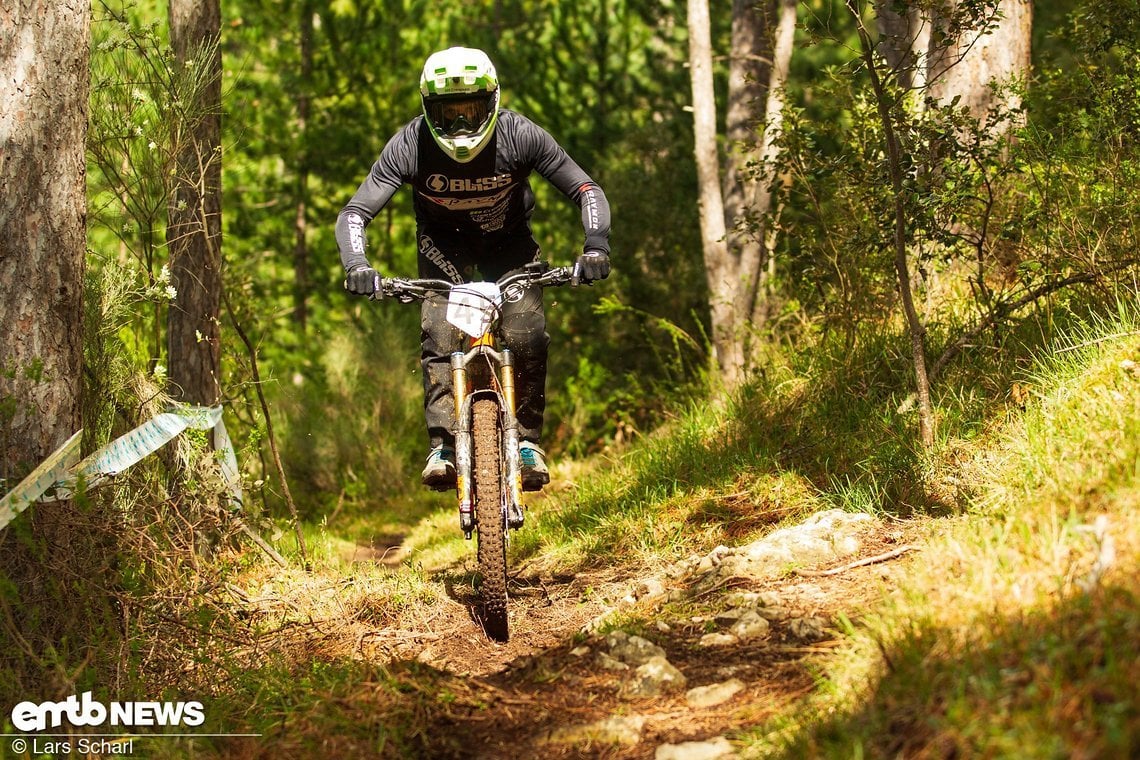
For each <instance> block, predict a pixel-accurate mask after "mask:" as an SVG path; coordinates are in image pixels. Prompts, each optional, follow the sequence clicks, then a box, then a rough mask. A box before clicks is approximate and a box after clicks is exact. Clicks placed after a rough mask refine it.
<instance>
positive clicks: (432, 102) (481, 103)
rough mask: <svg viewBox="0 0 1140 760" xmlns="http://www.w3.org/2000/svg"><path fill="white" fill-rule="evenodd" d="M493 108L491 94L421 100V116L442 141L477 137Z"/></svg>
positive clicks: (493, 95) (493, 103) (492, 96)
mask: <svg viewBox="0 0 1140 760" xmlns="http://www.w3.org/2000/svg"><path fill="white" fill-rule="evenodd" d="M494 106H495V93H494V92H478V93H469V94H463V95H445V96H433V97H427V98H424V113H426V114H427V117H428V119H429V120H430V121H431V124H432V126H433V127H435V130H436V132H438V133H439V134H440V135H442V136H443V137H464V136H467V135H473V134H477V133H478V132H479V131H480V130H481V129H482V128H483V127H485V126H486V125H487V122H488V121H489V120H490V118H491V116H492V115H493V113H492V109H493V108H494Z"/></svg>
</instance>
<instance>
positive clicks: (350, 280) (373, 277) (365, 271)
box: [344, 266, 380, 298]
mask: <svg viewBox="0 0 1140 760" xmlns="http://www.w3.org/2000/svg"><path fill="white" fill-rule="evenodd" d="M344 289H345V290H347V291H348V292H349V293H352V294H353V295H354V296H368V297H370V298H379V297H380V273H379V272H377V271H376V270H375V269H373V268H372V267H370V266H358V267H356V268H355V269H353V270H352V271H351V272H349V273H348V274H346V275H345V277H344Z"/></svg>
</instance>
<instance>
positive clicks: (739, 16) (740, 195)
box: [689, 0, 796, 388]
mask: <svg viewBox="0 0 1140 760" xmlns="http://www.w3.org/2000/svg"><path fill="white" fill-rule="evenodd" d="M773 19H776V24H775V26H773V24H772V20H773ZM795 22H796V2H795V0H766V2H764V3H763V4H762V5H761V6H758V5H757V4H756V3H755V2H749V0H735V2H734V3H733V22H732V50H731V56H730V64H729V88H728V105H727V117H726V130H727V136H728V140H729V150H728V153H727V156H726V160H725V172H724V185H723V187H722V186H721V184H720V179H719V176H718V175H719V170H718V165H719V164H718V161H719V159H718V154H717V147H716V101H715V96H714V94H713V83H712V43H711V33H710V30H709V16H708V4H707V2H690V3H689V57H690V71H691V76H692V85H693V118H694V125H695V138H696V158H697V176H698V183H699V185H700V190H699V192H700V211H701V238H702V245H703V249H704V260H705V274H706V277H707V279H708V285H709V298H710V303H709V307H710V313H711V316H712V333H713V347H714V349H715V351H716V359H717V364H718V366H719V368H720V371H721V375H722V377H723V379H724V381H725V384H726V385H727V386H728V387H730V388H731V387H733V386H735V385H737V384H739V383H740V382H742V381H743V380H744V379H745V378H746V376H747V370H748V364H749V355H750V353H751V351H750V342H751V341H750V336H751V333H752V332H753V331H754V328H755V326H756V324H757V320H759V319H762V318H763V316H764V315H765V314H766V313H767V312H766V308H765V304H764V303H763V299H762V297H761V294H762V292H763V278H764V273H765V272H766V271H767V266H766V264H767V261H766V260H767V256H768V254H767V250H768V249H767V244H768V242H769V240H770V235H769V234H768V231H767V229H766V226H767V218H768V215H769V212H770V211H771V208H772V198H773V180H774V178H775V177H774V168H773V167H774V162H775V159H776V146H775V136H776V134H777V133H778V132H779V130H780V129H781V126H782V121H781V119H782V111H783V106H784V85H785V83H786V81H787V76H788V65H789V63H790V61H791V56H792V42H793V40H794V34H795ZM722 193H723V194H722ZM718 212H719V213H718ZM714 216H715V217H718V218H714ZM750 326H751V328H753V329H750Z"/></svg>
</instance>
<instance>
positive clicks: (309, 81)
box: [293, 2, 313, 336]
mask: <svg viewBox="0 0 1140 760" xmlns="http://www.w3.org/2000/svg"><path fill="white" fill-rule="evenodd" d="M300 43H301V82H300V87H299V88H298V92H297V133H298V135H299V136H300V140H301V149H300V151H298V154H299V155H298V157H297V198H296V216H295V218H294V223H293V321H294V323H295V324H296V326H297V332H298V333H299V334H300V335H302V336H303V335H304V334H305V326H306V323H307V322H308V319H309V305H308V298H309V288H310V287H311V285H310V283H309V279H310V277H309V240H308V237H309V222H308V218H307V209H308V200H309V139H308V128H309V108H310V104H311V98H312V95H311V92H312V86H313V4H312V3H311V2H303V3H301V19H300Z"/></svg>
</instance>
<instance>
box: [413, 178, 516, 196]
mask: <svg viewBox="0 0 1140 760" xmlns="http://www.w3.org/2000/svg"><path fill="white" fill-rule="evenodd" d="M426 184H427V187H428V189H429V190H431V191H432V192H435V193H443V192H450V193H479V192H486V191H487V190H498V189H499V188H500V187H506V186H507V185H509V184H511V175H509V174H496V175H495V176H493V177H479V178H478V179H451V178H449V177H445V176H444V175H442V174H433V175H431V176H430V177H428V178H427V183H426Z"/></svg>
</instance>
